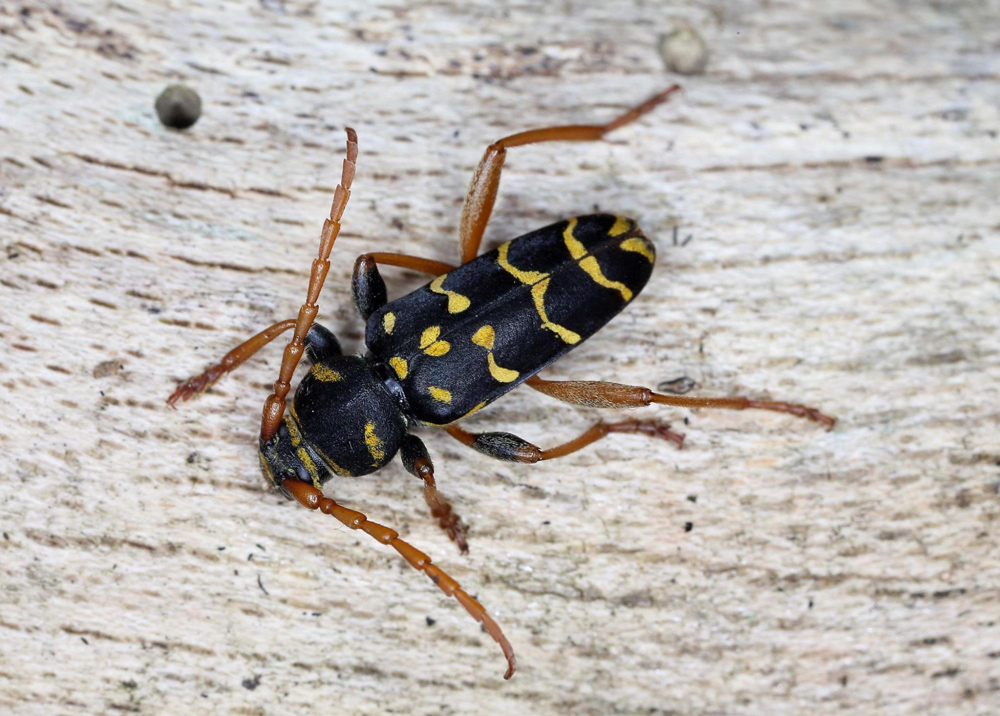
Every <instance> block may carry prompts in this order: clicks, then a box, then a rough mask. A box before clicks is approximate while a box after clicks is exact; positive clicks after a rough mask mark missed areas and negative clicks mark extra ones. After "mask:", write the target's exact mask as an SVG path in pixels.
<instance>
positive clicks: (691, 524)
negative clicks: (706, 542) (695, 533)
mask: <svg viewBox="0 0 1000 716" xmlns="http://www.w3.org/2000/svg"><path fill="white" fill-rule="evenodd" d="M693 529H694V522H685V523H684V531H685V532H690V531H691V530H693Z"/></svg>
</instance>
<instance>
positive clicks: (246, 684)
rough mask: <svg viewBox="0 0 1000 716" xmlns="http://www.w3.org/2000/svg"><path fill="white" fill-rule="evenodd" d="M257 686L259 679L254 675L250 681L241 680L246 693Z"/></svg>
mask: <svg viewBox="0 0 1000 716" xmlns="http://www.w3.org/2000/svg"><path fill="white" fill-rule="evenodd" d="M258 686H260V677H259V676H256V675H254V677H253V678H252V679H243V688H244V689H247V690H248V691H253V690H254V689H256V688H257V687H258Z"/></svg>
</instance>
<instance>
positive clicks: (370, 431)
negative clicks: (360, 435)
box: [365, 420, 385, 465]
mask: <svg viewBox="0 0 1000 716" xmlns="http://www.w3.org/2000/svg"><path fill="white" fill-rule="evenodd" d="M365 445H367V446H368V452H370V453H371V456H372V457H373V458H375V462H374V463H372V464H373V465H378V464H379V463H380V462H381V461H382V460H383V459H385V447H384V446H383V445H382V440H381V439H380V438H379V436H378V435H376V434H375V423H373V422H372V421H371V420H369V421H368V422H367V423H365Z"/></svg>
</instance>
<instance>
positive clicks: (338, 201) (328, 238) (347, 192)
mask: <svg viewBox="0 0 1000 716" xmlns="http://www.w3.org/2000/svg"><path fill="white" fill-rule="evenodd" d="M346 129H347V157H346V158H345V159H344V168H343V170H341V174H340V184H338V185H337V189H336V190H335V191H334V193H333V205H332V206H331V207H330V216H329V218H327V219H326V220H325V221H324V222H323V233H322V234H320V240H319V255H318V256H317V257H316V258H315V259H314V260H313V263H312V272H311V273H310V274H309V290H308V291H307V292H306V302H305V303H303V304H302V307H301V308H300V309H299V315H298V318H297V319H296V320H295V333H294V334H293V335H292V340H290V341H288V345H287V346H285V353H284V355H283V356H282V357H281V371H280V372H279V373H278V380H276V381H275V382H274V392H273V393H271V394H270V395H269V396H267V400H266V401H265V402H264V413H263V415H262V416H261V421H260V439H261V440H262V441H263V442H267V441H268V440H270V439H271V438H272V437H274V434H275V433H276V432H278V426H279V425H281V418H282V416H284V414H285V397H286V396H287V395H288V391H289V389H290V388H291V385H292V375H293V374H294V373H295V368H296V366H298V364H299V361H300V360H302V354H303V353H305V340H306V334H307V333H309V329H310V328H312V324H313V321H315V320H316V314H317V313H318V312H319V306H318V305H317V301H319V294H320V291H322V290H323V282H324V281H325V280H326V274H327V271H329V270H330V252H331V251H332V250H333V242H334V241H336V240H337V235H338V234H339V233H340V219H341V217H342V216H343V215H344V207H346V206H347V200H348V199H350V198H351V183H352V182H353V181H354V170H355V169H356V168H357V165H356V164H355V162H356V161H357V159H358V135H357V132H355V131H354V130H353V129H351V128H350V127H347V128H346Z"/></svg>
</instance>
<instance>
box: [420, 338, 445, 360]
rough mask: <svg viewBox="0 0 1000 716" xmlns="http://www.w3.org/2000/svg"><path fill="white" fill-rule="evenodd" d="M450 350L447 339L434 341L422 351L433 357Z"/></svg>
mask: <svg viewBox="0 0 1000 716" xmlns="http://www.w3.org/2000/svg"><path fill="white" fill-rule="evenodd" d="M450 350H451V343H449V342H448V341H434V342H433V343H431V344H430V345H429V346H427V347H426V348H424V353H426V354H427V355H429V356H434V357H435V358H440V357H441V356H443V355H444V354H445V353H447V352H448V351H450Z"/></svg>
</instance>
